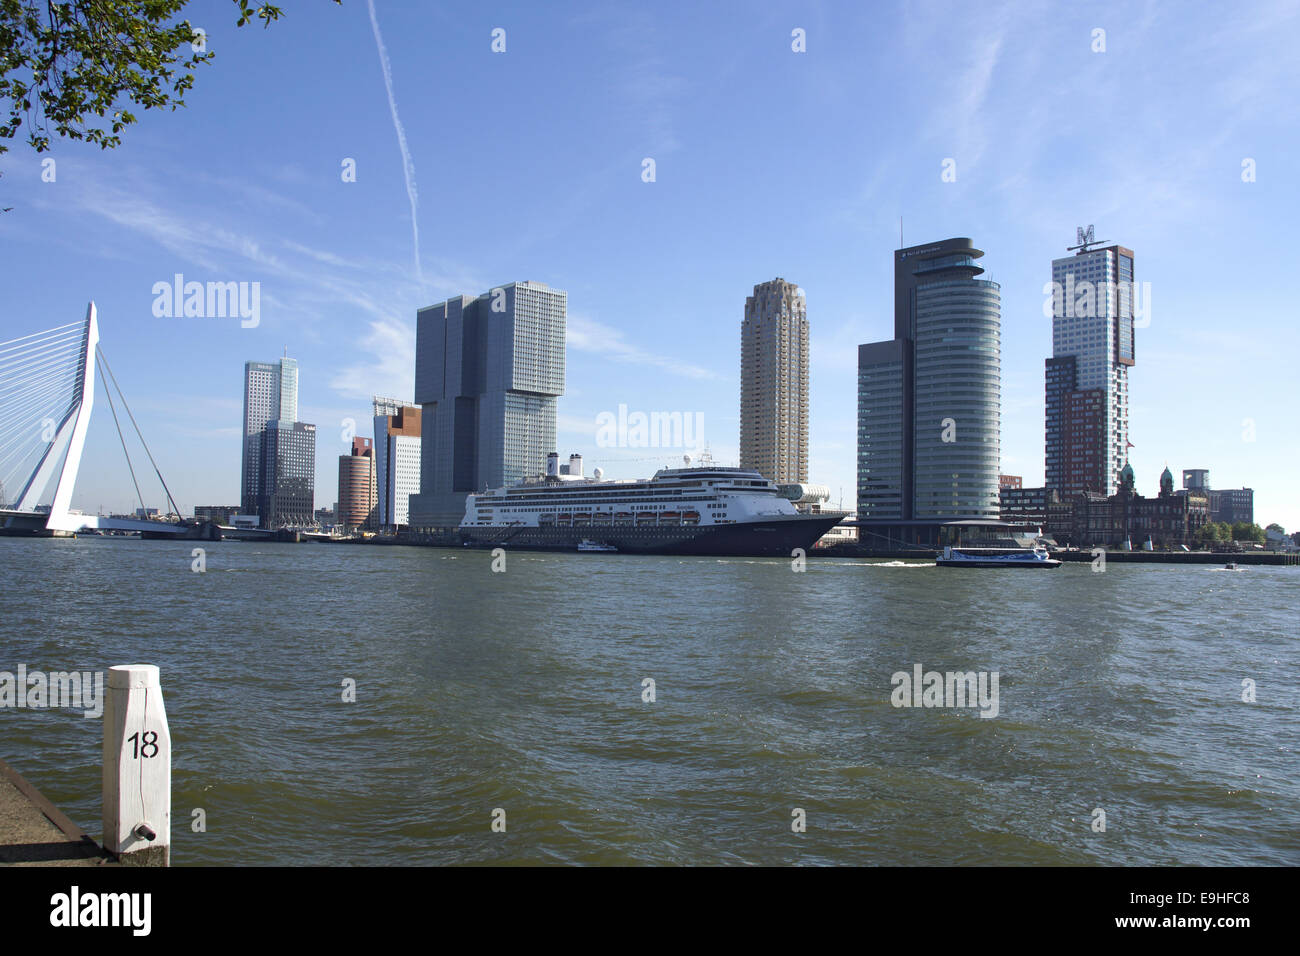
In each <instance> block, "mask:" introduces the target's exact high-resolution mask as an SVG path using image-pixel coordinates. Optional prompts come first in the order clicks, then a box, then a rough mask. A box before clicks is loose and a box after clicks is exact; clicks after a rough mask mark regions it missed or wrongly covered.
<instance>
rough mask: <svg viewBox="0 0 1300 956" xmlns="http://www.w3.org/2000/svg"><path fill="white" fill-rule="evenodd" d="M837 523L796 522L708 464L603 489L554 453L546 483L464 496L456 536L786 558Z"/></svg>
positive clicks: (747, 477) (732, 471)
mask: <svg viewBox="0 0 1300 956" xmlns="http://www.w3.org/2000/svg"><path fill="white" fill-rule="evenodd" d="M842 518H843V515H840V514H838V513H837V514H802V513H800V512H799V511H797V510H796V509H795V507H794V504H793V503H792V502H791V501H790V499H788V498H786V497H783V496H782V495H781V493H780V489H779V488H778V486H777V485H776V484H775V483H774V482H771V481H768V480H767V479H766V478H764V477H763V476H762V475H760V474H759V473H758V472H756V471H750V470H748V469H744V468H724V467H718V466H716V465H713V464H712V463H711V462H708V461H707V459H706V460H705V461H703V462H701V463H700V464H697V465H695V466H694V467H692V466H691V462H690V458H689V457H687V458H686V460H685V467H683V468H664V469H661V470H659V471H658V472H656V473H655V475H654V477H653V478H648V479H641V480H609V481H606V480H604V479H603V477H602V474H601V470H600V469H599V468H597V469H596V470H595V472H594V473H593V475H592V477H590V478H587V477H583V475H582V459H581V457H580V456H578V455H573V456H571V457H570V459H569V465H568V466H567V467H565V468H563V470H562V469H561V466H560V465H559V457H558V456H557V455H556V454H555V453H552V454H551V455H549V456H548V458H547V464H546V474H545V475H544V476H541V477H538V478H534V479H525V480H524V481H522V482H520V483H519V484H517V485H513V486H511V487H508V488H499V489H497V490H496V491H485V492H482V493H481V494H472V495H469V496H468V497H467V498H466V501H465V517H464V519H463V520H462V521H461V523H460V533H461V537H462V540H463V541H464V543H465V544H466V545H467V546H471V547H482V548H496V547H508V548H525V549H532V550H549V551H578V550H582V551H618V552H622V553H625V554H702V555H725V556H746V557H766V556H774V557H786V558H788V557H790V556H791V552H793V551H794V550H795V549H796V548H802V549H804V551H805V552H806V551H807V550H808V549H809V548H811V547H812V545H813V543H814V542H815V541H816V540H817V539H818V538H820V537H821V536H822V535H823V534H825V533H826V532H827V531H829V530H830V529H831V528H832V527H834V526H835V525H836V524H838V523H839V522H840V520H841V519H842Z"/></svg>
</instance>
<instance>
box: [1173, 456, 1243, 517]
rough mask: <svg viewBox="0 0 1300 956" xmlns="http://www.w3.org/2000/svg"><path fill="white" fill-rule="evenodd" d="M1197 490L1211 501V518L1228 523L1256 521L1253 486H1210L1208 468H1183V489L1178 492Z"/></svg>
mask: <svg viewBox="0 0 1300 956" xmlns="http://www.w3.org/2000/svg"><path fill="white" fill-rule="evenodd" d="M1188 492H1197V493H1200V494H1202V495H1204V496H1205V497H1206V498H1207V499H1209V502H1210V520H1211V521H1219V522H1224V523H1226V524H1254V523H1255V492H1254V489H1251V488H1223V489H1216V488H1211V487H1210V471H1209V469H1208V468H1187V469H1184V470H1183V490H1182V491H1180V492H1178V494H1185V493H1188Z"/></svg>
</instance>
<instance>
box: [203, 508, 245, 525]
mask: <svg viewBox="0 0 1300 956" xmlns="http://www.w3.org/2000/svg"><path fill="white" fill-rule="evenodd" d="M237 514H239V505H195V506H194V517H195V518H196V519H198V520H199V521H210V522H212V523H213V524H223V525H229V524H230V523H231V518H232V517H233V516H234V515H237Z"/></svg>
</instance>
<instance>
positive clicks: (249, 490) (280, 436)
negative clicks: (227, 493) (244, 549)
mask: <svg viewBox="0 0 1300 956" xmlns="http://www.w3.org/2000/svg"><path fill="white" fill-rule="evenodd" d="M297 419H298V362H297V360H296V359H291V358H288V357H285V358H282V359H281V360H280V361H279V362H245V363H244V447H243V463H242V468H241V471H240V495H239V498H240V502H239V506H240V511H241V513H242V514H244V515H257V516H258V518H259V520H260V524H261V527H263V528H278V527H282V526H284V525H286V524H289V525H296V526H300V525H309V524H311V523H312V498H313V495H314V492H315V486H316V426H315V425H308V424H306V423H304V422H299V421H298V420H297ZM308 445H310V448H309V447H308Z"/></svg>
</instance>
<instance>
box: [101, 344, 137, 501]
mask: <svg viewBox="0 0 1300 956" xmlns="http://www.w3.org/2000/svg"><path fill="white" fill-rule="evenodd" d="M95 364H97V365H100V375H101V376H102V375H103V374H104V370H103V365H102V364H101V363H100V360H99V356H98V355H96V356H95ZM104 394H105V395H107V396H108V408H109V411H111V412H112V413H113V424H114V425H116V426H117V437H118V440H119V441H121V442H122V454H123V455H125V456H126V467H127V468H128V469H130V472H131V484H133V485H135V496H136V498H137V499H138V500H139V502H140V514H141V516H144V515H145V514H146V512H145V507H144V496H143V495H142V494H140V482H138V481H136V479H135V466H134V465H132V464H131V453H130V452H129V451H127V450H126V436H125V435H123V434H122V425H121V423H120V422H119V421H118V420H117V409H116V408H114V407H113V392H112V390H111V389H109V388H108V387H107V385H105V388H104Z"/></svg>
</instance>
